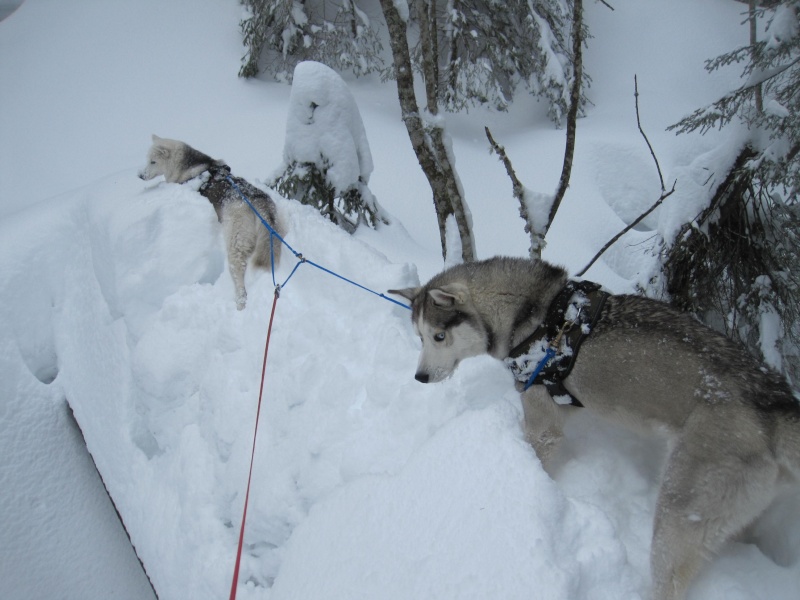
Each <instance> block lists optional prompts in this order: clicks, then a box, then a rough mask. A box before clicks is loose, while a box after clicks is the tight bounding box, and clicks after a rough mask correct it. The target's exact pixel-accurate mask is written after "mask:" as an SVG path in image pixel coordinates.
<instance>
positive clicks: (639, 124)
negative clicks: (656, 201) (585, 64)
mask: <svg viewBox="0 0 800 600" xmlns="http://www.w3.org/2000/svg"><path fill="white" fill-rule="evenodd" d="M633 89H634V91H633V97H634V98H635V100H636V125H637V127H639V133H641V134H642V137H643V138H644V141H645V143H646V144H647V147H648V148H649V149H650V156H652V157H653V161H654V162H655V163H656V170H657V171H658V179H659V181H660V182H661V191H662V192H664V190H665V188H664V178H663V177H662V176H661V165H659V164H658V158H656V153H655V151H654V150H653V146H652V145H651V144H650V140H648V139H647V135H645V133H644V130H643V129H642V121H641V119H639V81H638V79H637V77H636V75H634V76H633Z"/></svg>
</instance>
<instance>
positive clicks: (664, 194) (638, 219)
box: [577, 75, 678, 277]
mask: <svg viewBox="0 0 800 600" xmlns="http://www.w3.org/2000/svg"><path fill="white" fill-rule="evenodd" d="M633 88H634V93H633V96H634V98H635V104H636V125H637V126H638V127H639V133H641V134H642V137H643V138H644V141H645V142H646V143H647V147H648V148H649V149H650V156H652V157H653V161H654V162H655V163H656V170H657V171H658V179H659V181H660V182H661V196H660V197H659V198H658V200H656V201H655V202H654V203H653V205H652V206H651V207H650V208H648V209H647V210H646V211H644V212H643V213H642V214H640V215H639V216H638V217H636V219H635V220H634V221H633V222H632V223H630V224H629V225H628V226H627V227H625V228H624V229H623V230H622V231H620V232H619V233H618V234H617V235H615V236H614V237H613V238H611V239H610V240H608V241H607V242H606V244H605V246H603V247H602V248H601V249H600V251H599V252H598V253H597V254H595V255H594V258H592V260H590V261H589V264H587V265H586V266H585V267H583V269H581V270H580V272H578V274H577V277H582V276H583V275H584V273H586V271H588V270H589V268H590V267H591V266H592V265H593V264H594V263H595V262H597V259H598V258H600V257H601V256H602V255H603V253H604V252H605V251H606V250H608V249H609V248H610V247H611V246H613V245H614V244H615V243H616V242H617V241H618V240H619V239H620V238H621V237H622V236H623V235H625V234H626V233H628V232H629V231H630V230H631V229H633V228H634V227H636V226H637V225H638V224H639V223H641V222H642V221H643V220H644V219H645V218H646V217H647V216H648V215H649V214H650V213H652V212H653V211H654V210H655V209H657V208H658V207H659V206H661V203H662V202H664V200H666V199H667V198H669V197H670V196H671V195H672V194H673V193H674V192H675V185H676V184H677V183H678V180H677V179H676V180H675V181H674V182H673V183H672V189H671V190H670V191H666V188H665V187H664V178H663V177H662V175H661V165H659V164H658V158H657V157H656V153H655V151H654V150H653V146H652V145H651V144H650V140H648V139H647V135H646V134H645V132H644V130H643V129H642V122H641V119H640V118H639V81H638V79H637V78H636V76H635V75H634V76H633Z"/></svg>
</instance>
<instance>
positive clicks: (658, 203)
mask: <svg viewBox="0 0 800 600" xmlns="http://www.w3.org/2000/svg"><path fill="white" fill-rule="evenodd" d="M677 183H678V180H677V179H676V180H675V181H674V182H673V183H672V189H671V190H670V191H668V192H663V193H662V194H661V196H660V197H659V199H658V200H656V201H655V202H654V203H653V206H651V207H650V208H648V209H647V210H646V211H644V212H643V213H642V214H641V215H639V216H638V217H636V220H635V221H633V222H632V223H631V224H630V225H628V226H627V227H625V229H623V230H622V231H620V232H619V233H618V234H617V235H615V236H614V237H613V238H611V239H610V240H608V241H607V242H606V245H605V246H603V247H602V248H601V249H600V251H599V252H598V253H597V254H595V255H594V258H592V260H590V261H589V264H587V265H586V266H585V267H583V269H581V270H580V271H579V272H578V273H577V275H576V277H583V275H584V274H585V273H586V271H588V270H589V269H590V268H591V266H592V265H593V264H594V263H596V262H597V259H598V258H600V257H601V256H602V255H603V253H604V252H605V251H606V250H608V249H609V248H610V247H611V246H613V245H614V244H615V243H616V242H617V240H619V238H621V237H622V236H623V235H625V234H626V233H628V232H629V231H630V230H631V229H633V228H634V227H636V226H637V225H638V224H639V223H641V222H642V220H644V219H645V217H647V215H649V214H650V213H651V212H653V211H654V210H655V209H657V208H658V207H659V206H661V203H662V202H664V200H666V199H667V198H669V197H670V196H671V195H672V194H673V193H674V192H675V185H676V184H677Z"/></svg>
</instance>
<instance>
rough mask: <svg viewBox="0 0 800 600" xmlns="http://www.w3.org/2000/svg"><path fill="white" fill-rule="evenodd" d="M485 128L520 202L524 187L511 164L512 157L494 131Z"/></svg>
mask: <svg viewBox="0 0 800 600" xmlns="http://www.w3.org/2000/svg"><path fill="white" fill-rule="evenodd" d="M483 129H484V130H485V131H486V137H487V138H489V143H490V144H491V146H492V150H494V151H495V153H496V154H497V156H499V157H500V160H502V161H503V164H504V165H505V167H506V172H507V173H508V176H509V177H510V178H511V185H512V186H513V191H514V197H515V198H516V199H517V200H519V201H520V202H522V196H523V189H524V188H523V185H522V183H521V182H520V180H519V178H518V177H517V174H516V173H515V172H514V167H513V166H512V165H511V159H509V158H508V155H507V154H506V149H505V148H504V147H503V146H501V145H500V144H498V143H497V142H495V141H494V138H493V137H492V132H491V131H489V128H488V127H484V128H483Z"/></svg>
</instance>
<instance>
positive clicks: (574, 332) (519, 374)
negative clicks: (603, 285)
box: [505, 281, 609, 406]
mask: <svg viewBox="0 0 800 600" xmlns="http://www.w3.org/2000/svg"><path fill="white" fill-rule="evenodd" d="M608 296H609V294H608V293H607V292H604V291H602V290H601V289H600V285H599V284H597V283H594V282H591V281H569V282H567V285H565V286H564V287H563V288H562V289H561V291H560V292H559V293H558V295H557V296H556V297H555V299H554V300H553V302H552V303H551V304H550V307H549V308H548V309H547V315H546V316H545V318H544V321H542V324H541V325H539V327H537V328H536V331H534V332H533V333H532V334H531V335H530V336H528V337H527V338H525V339H524V340H523V341H522V342H520V343H519V344H518V345H517V346H516V347H515V348H513V349H512V350H511V352H510V353H509V356H508V358H506V359H505V362H506V365H508V368H509V369H511V372H512V373H513V374H514V378H515V379H516V380H517V381H519V382H521V383H524V384H525V387H524V389H526V390H527V389H528V388H529V387H530V386H531V385H544V386H545V388H547V391H548V392H549V393H550V396H551V397H552V398H553V401H554V402H556V403H557V404H571V405H572V406H583V404H581V402H580V400H578V399H577V398H575V397H574V396H573V395H572V394H570V393H569V391H567V389H566V388H565V387H564V384H563V381H564V379H566V378H567V376H568V375H569V374H570V372H571V371H572V367H573V366H575V361H576V360H577V359H578V351H579V350H580V348H581V344H582V343H583V341H584V340H585V339H586V338H587V337H588V336H589V334H591V332H592V327H594V325H595V324H596V323H597V320H598V319H599V318H600V313H601V312H602V310H603V306H604V305H605V302H606V298H608Z"/></svg>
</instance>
